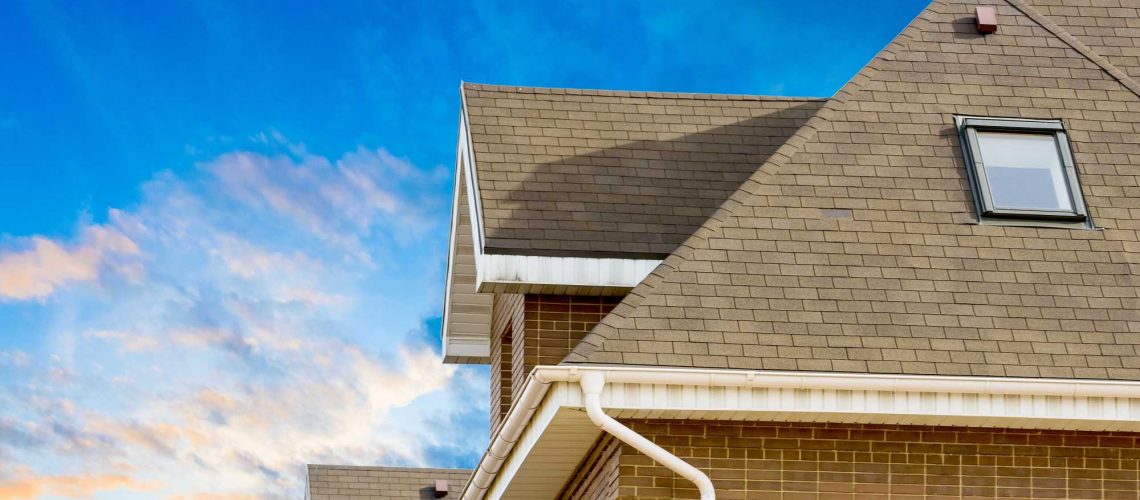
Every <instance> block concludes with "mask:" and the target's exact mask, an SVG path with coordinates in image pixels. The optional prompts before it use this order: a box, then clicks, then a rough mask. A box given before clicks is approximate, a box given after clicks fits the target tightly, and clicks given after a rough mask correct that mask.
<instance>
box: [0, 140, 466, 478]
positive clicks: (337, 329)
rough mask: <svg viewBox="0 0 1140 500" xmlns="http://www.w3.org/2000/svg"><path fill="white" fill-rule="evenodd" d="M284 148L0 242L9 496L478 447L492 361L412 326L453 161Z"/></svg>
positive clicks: (446, 457) (158, 184)
mask: <svg viewBox="0 0 1140 500" xmlns="http://www.w3.org/2000/svg"><path fill="white" fill-rule="evenodd" d="M287 149H288V151H287V152H284V153H276V152H275V153H264V152H254V151H237V152H232V153H228V154H224V155H221V156H219V157H217V158H215V159H213V160H211V161H209V162H206V163H203V164H201V165H199V166H198V168H197V169H195V170H194V171H192V172H191V173H189V174H184V175H181V176H178V175H174V174H171V173H163V174H160V175H158V176H157V177H156V178H154V179H153V180H152V181H150V182H148V183H147V184H146V185H145V186H142V192H143V198H142V200H141V201H140V203H139V204H138V205H137V206H134V207H129V208H126V209H121V210H112V211H110V212H109V213H108V214H107V217H106V219H107V220H106V221H104V222H101V223H98V224H96V223H81V224H80V226H79V227H78V228H77V229H76V232H75V234H74V235H73V236H72V237H70V238H64V239H49V238H46V237H42V236H29V237H20V236H13V235H6V236H5V238H4V239H3V240H0V300H2V301H3V302H2V303H0V314H3V313H5V312H6V311H5V310H7V312H8V313H16V314H21V315H25V316H26V317H28V318H31V319H30V320H28V321H26V323H27V324H28V325H30V326H27V327H26V329H27V331H28V333H27V334H26V335H23V336H20V337H19V338H18V339H16V340H15V341H12V342H11V345H6V344H4V343H0V388H2V389H0V462H2V463H5V464H16V466H15V467H4V468H0V469H2V470H0V497H3V498H38V497H41V496H47V495H56V496H64V497H82V498H104V497H105V498H111V497H115V498H119V497H120V496H122V497H127V498H131V496H130V495H139V496H138V497H139V498H154V497H158V498H170V499H193V498H233V499H245V498H297V497H299V496H300V495H301V483H302V481H303V477H304V472H303V467H304V464H305V463H356V464H397V465H416V464H420V465H433V466H456V465H471V464H469V463H466V462H469V461H471V460H473V458H474V457H475V455H477V453H478V450H479V446H480V441H481V440H482V439H481V438H485V436H484V433H485V426H486V422H485V415H486V406H485V405H486V401H487V396H486V388H485V381H483V380H482V378H481V375H482V373H481V372H479V371H478V370H476V369H474V368H464V369H457V368H456V367H454V366H445V365H443V364H442V361H441V358H440V355H439V353H438V352H437V347H436V345H435V342H434V341H431V340H425V337H427V338H430V337H431V335H430V334H429V335H425V333H424V331H425V330H427V329H434V327H429V326H426V324H425V322H427V321H429V320H431V318H432V317H434V316H437V315H438V314H439V311H438V300H439V298H440V297H442V290H441V282H442V276H441V274H442V270H443V258H444V250H445V248H444V246H445V243H444V242H445V241H446V234H445V230H446V228H445V227H444V226H445V224H444V222H445V221H446V213H445V209H446V193H447V186H446V184H448V182H447V177H446V175H441V174H440V172H439V170H438V169H436V170H423V169H419V168H416V167H415V166H413V165H411V164H410V163H408V162H407V161H405V160H402V159H400V158H398V157H396V156H394V155H392V154H391V153H389V152H388V151H386V150H383V149H379V150H368V149H358V150H356V151H352V152H349V153H347V154H344V155H342V156H341V157H339V158H337V159H329V158H326V157H322V156H319V155H314V154H311V153H308V152H306V151H305V150H304V147H303V146H296V145H290V146H289V147H288V148H287ZM432 334H434V332H433V333H432Z"/></svg>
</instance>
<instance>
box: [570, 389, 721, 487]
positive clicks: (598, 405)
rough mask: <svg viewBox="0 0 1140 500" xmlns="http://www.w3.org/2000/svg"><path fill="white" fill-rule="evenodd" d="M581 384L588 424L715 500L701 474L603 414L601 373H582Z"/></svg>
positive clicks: (709, 483) (710, 485) (675, 456)
mask: <svg viewBox="0 0 1140 500" xmlns="http://www.w3.org/2000/svg"><path fill="white" fill-rule="evenodd" d="M580 383H581V384H582V394H583V395H584V396H585V400H586V415H588V416H589V417H590V421H592V422H594V425H596V426H598V428H600V429H602V430H603V431H605V432H608V433H610V434H611V435H613V436H614V437H616V438H618V439H619V440H621V442H623V443H625V444H628V445H630V446H632V447H634V448H637V451H640V452H642V453H644V454H646V455H648V456H649V458H652V459H653V460H656V461H657V463H659V464H661V465H664V466H665V467H666V468H668V469H669V470H671V471H673V472H676V473H677V474H680V475H681V476H682V477H684V478H685V479H688V480H689V481H692V482H693V483H694V484H696V485H697V490H698V491H700V492H701V500H716V490H714V489H713V484H712V481H711V480H709V477H708V476H706V475H705V473H704V472H701V470H700V469H698V468H696V467H693V466H692V465H690V464H689V463H688V462H686V461H684V460H681V459H680V458H679V457H677V455H674V454H672V453H669V452H668V451H665V449H664V448H662V447H660V446H657V444H656V443H654V442H653V441H650V440H648V439H646V438H645V436H642V435H641V434H638V433H636V432H634V431H633V429H630V428H629V427H626V426H625V425H623V424H622V423H621V422H618V421H617V420H614V418H613V417H611V416H609V415H606V412H605V411H603V410H602V388H603V387H605V385H606V376H605V375H603V374H602V372H599V371H588V372H586V373H583V374H582V380H581V381H580Z"/></svg>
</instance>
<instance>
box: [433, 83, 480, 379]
mask: <svg viewBox="0 0 1140 500" xmlns="http://www.w3.org/2000/svg"><path fill="white" fill-rule="evenodd" d="M462 88H463V86H462V85H460V89H462ZM463 122H464V117H463V114H462V113H461V114H460V117H459V139H458V140H457V147H456V157H455V189H454V192H453V193H452V195H451V231H450V232H449V233H448V242H447V247H448V249H447V273H446V274H445V275H444V276H446V278H445V279H444V289H443V325H442V326H441V329H442V331H441V334H440V336H441V341H442V342H443V355H444V357H445V358H446V357H448V356H454V355H455V354H454V353H453V352H452V351H453V350H454V349H453V348H452V344H453V342H452V341H451V336H450V335H449V332H450V329H451V322H450V317H451V282H452V280H453V279H454V277H453V276H452V273H453V272H455V252H456V249H457V247H458V246H459V243H458V242H457V238H458V236H459V193H460V192H461V191H462V189H461V188H460V185H459V182H460V178H461V177H463V176H462V175H460V174H461V169H462V168H463V161H462V151H463V147H462V144H463V142H464V136H465V135H466V133H465V130H464V125H463ZM472 224H474V223H472Z"/></svg>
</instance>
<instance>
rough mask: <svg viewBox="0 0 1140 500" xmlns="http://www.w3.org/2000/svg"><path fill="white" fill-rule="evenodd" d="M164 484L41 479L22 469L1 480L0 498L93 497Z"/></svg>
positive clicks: (103, 477)
mask: <svg viewBox="0 0 1140 500" xmlns="http://www.w3.org/2000/svg"><path fill="white" fill-rule="evenodd" d="M161 488H162V484H160V483H157V482H151V481H139V480H137V479H135V478H134V477H131V476H127V475H122V474H77V475H58V476H41V475H35V474H33V473H32V472H31V471H29V470H27V469H26V468H21V469H20V470H18V471H17V472H16V474H14V475H13V477H9V478H0V498H5V499H8V500H31V499H35V498H40V497H42V496H44V495H49V494H50V495H59V496H65V497H72V498H90V497H91V496H92V495H95V494H96V493H99V492H104V491H114V490H123V489H125V490H130V491H155V490H158V489H161Z"/></svg>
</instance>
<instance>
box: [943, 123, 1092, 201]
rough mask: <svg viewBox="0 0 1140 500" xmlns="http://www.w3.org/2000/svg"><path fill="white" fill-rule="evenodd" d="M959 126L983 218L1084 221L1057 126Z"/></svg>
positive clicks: (1072, 170)
mask: <svg viewBox="0 0 1140 500" xmlns="http://www.w3.org/2000/svg"><path fill="white" fill-rule="evenodd" d="M958 124H959V127H960V129H961V131H962V138H963V146H964V149H965V151H966V153H967V160H968V161H967V163H968V164H969V168H970V178H971V181H972V182H973V188H974V194H975V196H974V197H975V199H976V200H977V201H978V208H979V211H980V212H981V215H982V217H983V218H1009V219H1044V220H1060V221H1083V220H1084V219H1085V218H1086V215H1087V214H1086V212H1085V205H1084V199H1083V198H1082V197H1081V187H1080V184H1079V182H1078V180H1077V170H1076V166H1075V165H1074V164H1073V154H1072V151H1070V150H1069V140H1068V137H1067V135H1066V134H1065V128H1064V126H1063V125H1062V124H1061V122H1060V121H1058V120H1018V119H994V118H958Z"/></svg>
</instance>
